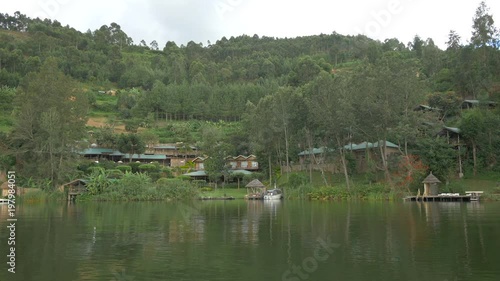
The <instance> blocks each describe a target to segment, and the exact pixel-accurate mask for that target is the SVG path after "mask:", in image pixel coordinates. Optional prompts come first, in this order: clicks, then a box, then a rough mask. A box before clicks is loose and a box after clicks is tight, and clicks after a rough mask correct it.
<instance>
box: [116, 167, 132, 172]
mask: <svg viewBox="0 0 500 281" xmlns="http://www.w3.org/2000/svg"><path fill="white" fill-rule="evenodd" d="M116 169H118V170H120V171H121V172H122V173H126V172H132V167H130V166H129V165H120V166H117V167H116Z"/></svg>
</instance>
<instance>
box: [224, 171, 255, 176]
mask: <svg viewBox="0 0 500 281" xmlns="http://www.w3.org/2000/svg"><path fill="white" fill-rule="evenodd" d="M229 173H230V174H244V175H251V174H253V173H252V172H250V171H247V170H229Z"/></svg>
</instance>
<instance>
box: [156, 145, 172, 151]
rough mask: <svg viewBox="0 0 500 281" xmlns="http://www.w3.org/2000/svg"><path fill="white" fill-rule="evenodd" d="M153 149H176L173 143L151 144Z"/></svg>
mask: <svg viewBox="0 0 500 281" xmlns="http://www.w3.org/2000/svg"><path fill="white" fill-rule="evenodd" d="M153 148H154V149H172V150H177V146H175V145H155V146H153Z"/></svg>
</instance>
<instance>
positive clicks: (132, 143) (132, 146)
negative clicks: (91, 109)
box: [116, 134, 146, 169]
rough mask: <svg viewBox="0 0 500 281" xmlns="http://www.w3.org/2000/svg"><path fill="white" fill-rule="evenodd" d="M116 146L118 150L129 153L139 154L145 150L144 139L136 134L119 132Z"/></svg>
mask: <svg viewBox="0 0 500 281" xmlns="http://www.w3.org/2000/svg"><path fill="white" fill-rule="evenodd" d="M116 146H117V149H118V150H119V151H121V152H123V153H129V154H140V153H143V152H144V151H145V150H146V148H145V146H146V145H145V143H144V141H143V140H142V139H141V138H140V136H139V135H137V134H120V136H119V137H118V141H117V144H116ZM132 169H133V167H132Z"/></svg>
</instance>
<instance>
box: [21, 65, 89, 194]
mask: <svg viewBox="0 0 500 281" xmlns="http://www.w3.org/2000/svg"><path fill="white" fill-rule="evenodd" d="M76 89H78V87H77V84H76V83H75V81H74V80H72V79H71V78H70V77H68V76H66V75H64V74H63V73H62V72H61V71H60V70H59V69H58V67H57V60H56V59H53V58H51V59H47V60H46V61H45V62H44V64H43V65H42V67H41V69H40V71H39V72H37V73H30V74H28V75H27V76H26V77H25V78H24V80H23V83H22V85H21V86H20V89H19V92H18V94H17V95H16V103H17V104H18V106H19V109H18V110H17V111H16V117H15V118H16V125H15V128H14V131H13V133H12V136H11V137H12V140H11V141H12V142H13V143H15V145H14V146H15V147H16V149H15V150H16V152H17V159H18V163H20V164H21V163H22V164H21V165H20V167H21V168H20V169H19V173H20V174H21V175H29V176H30V177H33V178H35V179H44V178H48V179H50V181H51V182H52V184H53V185H57V184H58V183H61V182H63V181H64V180H66V179H65V176H66V175H67V174H69V173H70V172H69V170H74V168H76V164H75V161H74V159H73V158H74V154H73V150H74V144H75V142H76V141H79V140H81V139H82V137H83V136H84V129H85V122H86V113H87V108H88V107H87V99H86V98H85V97H84V96H83V95H82V93H81V92H80V91H79V90H76Z"/></svg>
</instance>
